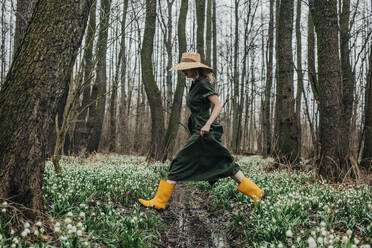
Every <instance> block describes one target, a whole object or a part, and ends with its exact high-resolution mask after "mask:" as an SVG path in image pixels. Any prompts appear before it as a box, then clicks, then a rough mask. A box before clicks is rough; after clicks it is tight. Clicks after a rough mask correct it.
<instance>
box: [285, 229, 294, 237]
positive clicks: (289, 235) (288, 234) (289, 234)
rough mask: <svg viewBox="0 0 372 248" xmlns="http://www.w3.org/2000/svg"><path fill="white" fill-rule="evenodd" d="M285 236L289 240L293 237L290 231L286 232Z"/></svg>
mask: <svg viewBox="0 0 372 248" xmlns="http://www.w3.org/2000/svg"><path fill="white" fill-rule="evenodd" d="M285 235H286V236H287V237H289V238H292V237H293V233H292V231H291V230H287V231H286V232H285Z"/></svg>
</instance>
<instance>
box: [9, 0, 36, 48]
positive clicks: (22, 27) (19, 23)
mask: <svg viewBox="0 0 372 248" xmlns="http://www.w3.org/2000/svg"><path fill="white" fill-rule="evenodd" d="M37 2H38V1H37V0H17V10H16V28H15V33H14V55H15V54H16V52H17V48H18V46H19V44H20V43H21V40H22V39H23V36H24V34H25V32H26V29H27V27H28V25H29V24H30V21H31V17H32V13H33V12H34V9H35V6H36V3H37Z"/></svg>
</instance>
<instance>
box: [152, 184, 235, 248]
mask: <svg viewBox="0 0 372 248" xmlns="http://www.w3.org/2000/svg"><path fill="white" fill-rule="evenodd" d="M161 217H162V219H163V221H164V223H165V230H164V232H163V233H161V235H160V236H161V240H159V241H160V242H159V243H158V244H156V246H158V247H167V248H168V247H172V248H173V247H176V248H186V247H187V248H190V247H192V248H199V247H203V248H209V247H210V248H230V247H242V246H241V243H240V242H236V240H234V238H236V233H234V234H233V233H230V232H229V231H228V223H229V218H230V217H231V212H230V211H227V210H226V209H223V208H218V209H216V208H215V204H214V196H213V192H212V191H205V190H200V189H197V188H196V187H190V186H188V185H186V184H181V183H179V184H177V186H176V189H175V193H174V194H173V196H172V200H171V201H170V203H169V208H168V209H167V210H165V211H164V212H162V213H161ZM234 236H235V237H234ZM233 237H234V238H233ZM238 243H240V244H239V245H238Z"/></svg>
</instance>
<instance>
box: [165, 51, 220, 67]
mask: <svg viewBox="0 0 372 248" xmlns="http://www.w3.org/2000/svg"><path fill="white" fill-rule="evenodd" d="M192 68H205V69H208V70H211V71H213V69H212V68H210V67H209V66H207V65H205V64H203V63H201V62H200V54H199V53H182V58H181V63H179V64H177V65H175V66H173V67H172V68H170V71H177V70H187V69H192Z"/></svg>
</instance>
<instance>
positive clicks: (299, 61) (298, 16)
mask: <svg viewBox="0 0 372 248" xmlns="http://www.w3.org/2000/svg"><path fill="white" fill-rule="evenodd" d="M296 41H297V42H296V45H297V93H296V127H297V153H298V157H299V158H300V159H301V144H302V140H301V135H302V129H301V97H302V87H303V86H302V85H303V74H302V45H301V44H302V42H301V0H297V10H296Z"/></svg>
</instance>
